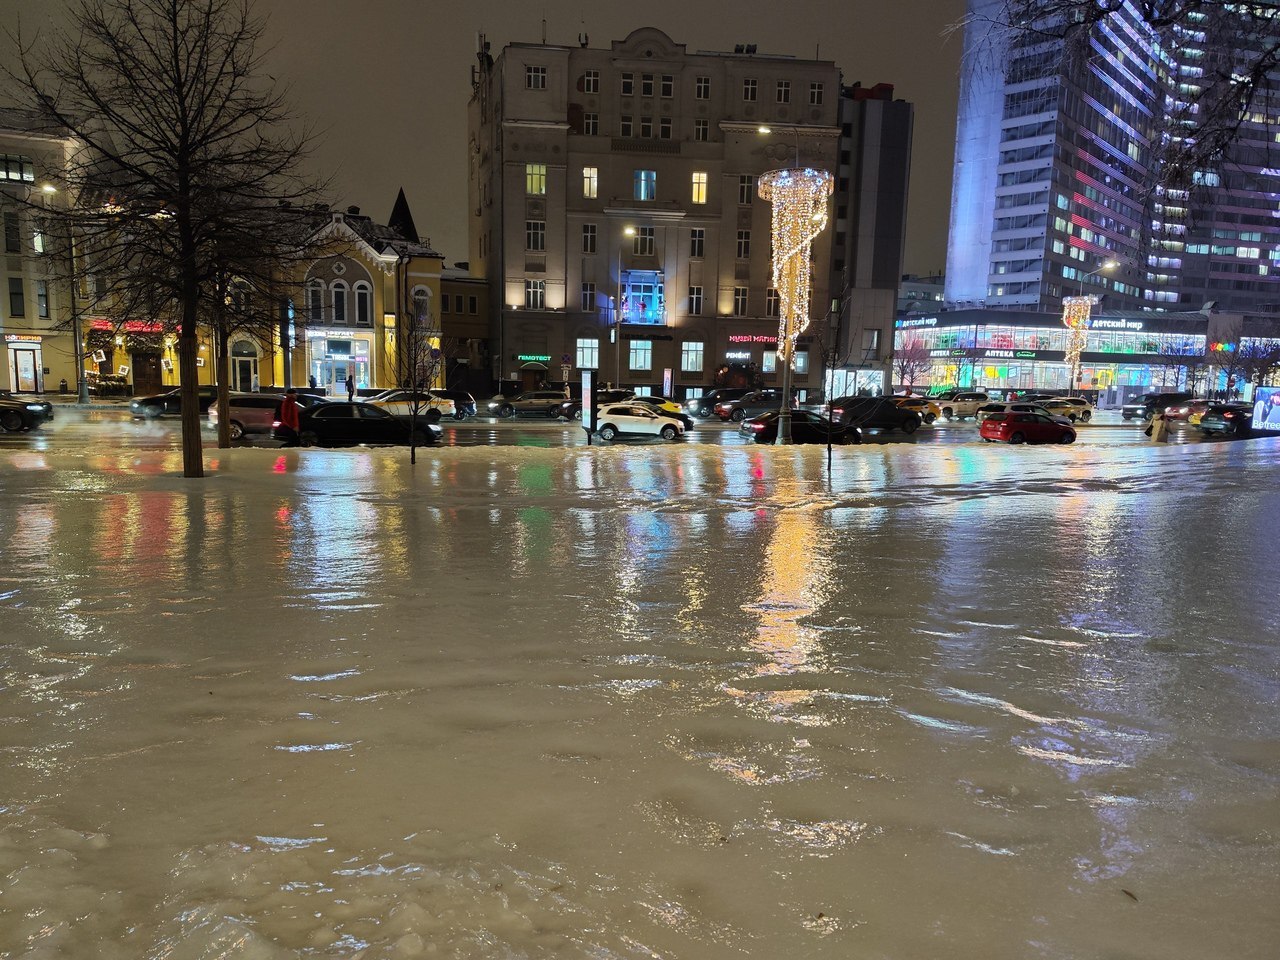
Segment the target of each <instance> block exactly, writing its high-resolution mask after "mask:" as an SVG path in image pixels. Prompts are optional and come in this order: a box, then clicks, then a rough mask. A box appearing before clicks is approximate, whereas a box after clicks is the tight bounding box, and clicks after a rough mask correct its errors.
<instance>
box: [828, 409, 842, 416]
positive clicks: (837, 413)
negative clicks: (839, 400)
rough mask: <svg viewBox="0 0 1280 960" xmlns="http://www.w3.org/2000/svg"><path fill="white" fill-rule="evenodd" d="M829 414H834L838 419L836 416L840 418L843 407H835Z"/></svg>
mask: <svg viewBox="0 0 1280 960" xmlns="http://www.w3.org/2000/svg"><path fill="white" fill-rule="evenodd" d="M831 412H832V413H834V414H835V415H836V416H837V417H838V416H841V415H842V414H843V413H844V408H843V407H836V408H835V409H834V410H832V411H831Z"/></svg>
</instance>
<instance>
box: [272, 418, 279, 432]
mask: <svg viewBox="0 0 1280 960" xmlns="http://www.w3.org/2000/svg"><path fill="white" fill-rule="evenodd" d="M279 426H280V421H279V420H272V421H271V429H272V430H275V429H276V428H278V427H279Z"/></svg>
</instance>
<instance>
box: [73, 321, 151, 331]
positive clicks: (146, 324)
mask: <svg viewBox="0 0 1280 960" xmlns="http://www.w3.org/2000/svg"><path fill="white" fill-rule="evenodd" d="M116 326H117V325H116V324H114V323H112V322H111V321H110V320H90V321H89V329H90V330H115V329H116ZM119 328H120V329H121V330H123V331H124V332H125V333H164V324H163V323H161V322H160V321H158V320H126V321H124V323H121V324H119Z"/></svg>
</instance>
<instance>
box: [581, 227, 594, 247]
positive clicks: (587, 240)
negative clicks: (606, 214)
mask: <svg viewBox="0 0 1280 960" xmlns="http://www.w3.org/2000/svg"><path fill="white" fill-rule="evenodd" d="M582 252H583V253H595V252H596V225H595V224H594V223H584V224H583V225H582Z"/></svg>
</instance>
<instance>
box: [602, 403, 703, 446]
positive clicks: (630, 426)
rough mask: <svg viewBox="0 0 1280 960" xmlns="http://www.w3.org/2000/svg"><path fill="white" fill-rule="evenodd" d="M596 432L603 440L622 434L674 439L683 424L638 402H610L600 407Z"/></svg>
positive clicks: (680, 433)
mask: <svg viewBox="0 0 1280 960" xmlns="http://www.w3.org/2000/svg"><path fill="white" fill-rule="evenodd" d="M596 424H597V426H596V432H597V433H599V434H600V436H601V437H602V438H603V439H605V440H613V439H614V438H616V437H622V436H641V437H661V438H662V439H663V440H674V439H676V437H679V436H682V435H683V434H684V424H683V423H681V422H680V421H679V420H676V419H675V418H674V417H668V416H664V415H662V414H659V413H655V412H654V411H653V410H651V409H649V408H648V407H646V406H645V405H643V404H639V403H630V402H628V403H610V404H606V405H605V406H603V407H601V408H600V413H599V414H598V415H597V417H596Z"/></svg>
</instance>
